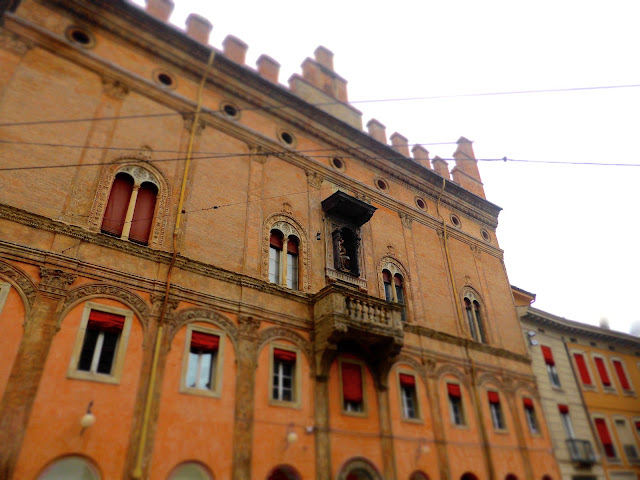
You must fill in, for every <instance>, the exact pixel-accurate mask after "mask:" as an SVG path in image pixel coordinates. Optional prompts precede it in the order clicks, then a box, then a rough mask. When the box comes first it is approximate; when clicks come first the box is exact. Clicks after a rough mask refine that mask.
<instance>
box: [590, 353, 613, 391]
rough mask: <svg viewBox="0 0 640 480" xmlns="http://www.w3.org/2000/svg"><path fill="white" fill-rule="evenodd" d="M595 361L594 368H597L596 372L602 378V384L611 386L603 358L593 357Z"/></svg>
mask: <svg viewBox="0 0 640 480" xmlns="http://www.w3.org/2000/svg"><path fill="white" fill-rule="evenodd" d="M593 360H594V362H596V368H597V369H598V373H599V374H600V379H601V380H602V385H604V386H605V387H610V386H611V379H610V378H609V374H608V373H607V367H605V365H604V360H602V358H600V357H596V358H594V359H593Z"/></svg>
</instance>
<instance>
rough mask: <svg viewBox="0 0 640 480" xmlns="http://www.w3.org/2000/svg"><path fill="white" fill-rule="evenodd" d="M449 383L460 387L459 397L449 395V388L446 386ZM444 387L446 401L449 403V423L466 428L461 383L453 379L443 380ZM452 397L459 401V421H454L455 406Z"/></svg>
mask: <svg viewBox="0 0 640 480" xmlns="http://www.w3.org/2000/svg"><path fill="white" fill-rule="evenodd" d="M448 383H450V384H452V385H458V387H459V388H460V397H452V396H451V395H449V389H448V387H447V384H448ZM444 389H445V393H446V395H447V403H448V404H449V420H451V425H453V426H454V427H456V428H467V427H468V424H467V415H466V412H465V408H464V395H463V393H462V392H463V391H464V388H463V385H462V384H461V383H460V382H458V381H455V380H445V381H444ZM453 398H457V399H458V400H457V401H459V402H460V403H459V407H460V412H459V413H460V415H459V417H460V422H456V415H455V410H456V408H455V407H454V403H455V401H454V400H453Z"/></svg>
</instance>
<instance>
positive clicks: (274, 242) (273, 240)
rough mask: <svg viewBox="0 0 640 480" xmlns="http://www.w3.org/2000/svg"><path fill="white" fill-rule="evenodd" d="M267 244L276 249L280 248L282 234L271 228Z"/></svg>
mask: <svg viewBox="0 0 640 480" xmlns="http://www.w3.org/2000/svg"><path fill="white" fill-rule="evenodd" d="M269 245H271V246H272V247H273V248H277V249H278V250H282V234H281V233H280V232H278V231H277V230H272V231H271V237H269Z"/></svg>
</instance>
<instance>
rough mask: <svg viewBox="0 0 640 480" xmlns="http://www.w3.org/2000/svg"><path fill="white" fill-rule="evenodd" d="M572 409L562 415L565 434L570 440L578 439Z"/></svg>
mask: <svg viewBox="0 0 640 480" xmlns="http://www.w3.org/2000/svg"><path fill="white" fill-rule="evenodd" d="M570 412H571V409H569V411H568V412H566V413H562V412H558V413H559V414H560V421H561V422H562V427H563V428H564V433H565V434H566V435H567V438H568V439H575V438H576V431H575V430H574V429H573V422H572V421H571V413H570Z"/></svg>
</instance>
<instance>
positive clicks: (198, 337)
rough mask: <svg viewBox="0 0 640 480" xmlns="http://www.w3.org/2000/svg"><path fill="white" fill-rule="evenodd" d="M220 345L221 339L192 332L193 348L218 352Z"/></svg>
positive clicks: (207, 334)
mask: <svg viewBox="0 0 640 480" xmlns="http://www.w3.org/2000/svg"><path fill="white" fill-rule="evenodd" d="M219 345H220V337H219V336H217V335H211V334H209V333H203V332H196V331H193V332H191V348H195V349H198V350H205V351H209V352H211V351H215V350H218V346H219Z"/></svg>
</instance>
